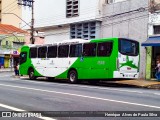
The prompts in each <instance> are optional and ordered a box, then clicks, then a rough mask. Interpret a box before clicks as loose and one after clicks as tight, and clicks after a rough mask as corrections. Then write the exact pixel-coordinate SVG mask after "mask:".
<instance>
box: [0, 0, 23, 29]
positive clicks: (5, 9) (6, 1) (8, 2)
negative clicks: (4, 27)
mask: <svg viewBox="0 0 160 120" xmlns="http://www.w3.org/2000/svg"><path fill="white" fill-rule="evenodd" d="M17 3H18V0H2V8H1V10H2V11H1V13H14V14H16V15H17V16H19V17H20V18H21V17H22V9H21V7H20V6H18V4H17ZM17 16H15V15H13V14H1V18H2V21H1V23H2V24H9V25H13V26H15V27H17V28H20V26H21V23H22V20H21V19H19V18H18V17H17Z"/></svg>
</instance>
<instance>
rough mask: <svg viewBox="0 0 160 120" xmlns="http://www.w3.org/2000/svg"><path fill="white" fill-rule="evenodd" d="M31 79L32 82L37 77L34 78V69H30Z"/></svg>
mask: <svg viewBox="0 0 160 120" xmlns="http://www.w3.org/2000/svg"><path fill="white" fill-rule="evenodd" d="M29 79H30V80H34V79H36V77H35V76H34V70H33V69H30V70H29Z"/></svg>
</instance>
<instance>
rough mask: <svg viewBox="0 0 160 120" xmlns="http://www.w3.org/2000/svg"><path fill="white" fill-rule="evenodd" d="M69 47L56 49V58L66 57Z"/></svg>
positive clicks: (64, 46) (63, 46) (61, 46)
mask: <svg viewBox="0 0 160 120" xmlns="http://www.w3.org/2000/svg"><path fill="white" fill-rule="evenodd" d="M68 51H69V45H60V46H59V47H58V57H60V58H64V57H68Z"/></svg>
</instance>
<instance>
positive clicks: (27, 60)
mask: <svg viewBox="0 0 160 120" xmlns="http://www.w3.org/2000/svg"><path fill="white" fill-rule="evenodd" d="M139 59H140V54H139V42H137V41H135V40H131V39H126V38H102V39H93V40H82V39H72V40H65V41H62V42H58V43H54V44H48V45H47V44H46V45H35V44H32V45H24V46H23V47H22V48H21V53H20V74H21V75H29V78H30V79H36V78H37V77H42V76H43V77H47V78H49V79H53V78H58V79H68V80H69V81H70V82H71V83H76V82H78V81H80V80H82V79H85V80H88V81H90V82H92V81H99V80H107V79H112V78H129V79H130V78H138V77H139Z"/></svg>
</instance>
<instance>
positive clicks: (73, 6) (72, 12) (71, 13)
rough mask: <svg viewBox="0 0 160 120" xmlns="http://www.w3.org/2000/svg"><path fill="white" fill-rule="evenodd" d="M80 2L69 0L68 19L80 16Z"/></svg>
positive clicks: (67, 7)
mask: <svg viewBox="0 0 160 120" xmlns="http://www.w3.org/2000/svg"><path fill="white" fill-rule="evenodd" d="M78 4H79V2H78V0H67V3H66V17H75V16H78V7H79V6H78Z"/></svg>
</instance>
